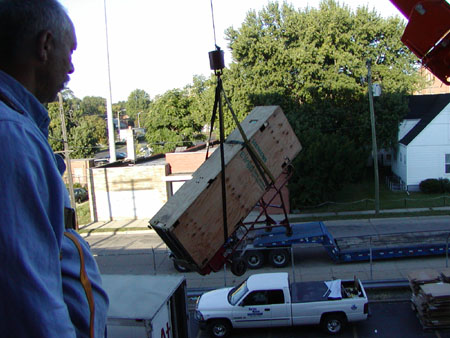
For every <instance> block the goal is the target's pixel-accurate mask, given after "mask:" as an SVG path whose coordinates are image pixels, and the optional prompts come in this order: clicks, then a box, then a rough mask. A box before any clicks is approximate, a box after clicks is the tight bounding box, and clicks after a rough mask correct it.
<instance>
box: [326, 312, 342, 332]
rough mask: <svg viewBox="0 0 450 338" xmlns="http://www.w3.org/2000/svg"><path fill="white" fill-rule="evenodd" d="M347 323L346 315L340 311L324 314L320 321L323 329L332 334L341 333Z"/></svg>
mask: <svg viewBox="0 0 450 338" xmlns="http://www.w3.org/2000/svg"><path fill="white" fill-rule="evenodd" d="M345 324H346V320H345V316H344V315H342V314H340V313H335V314H328V315H324V316H323V317H322V320H321V321H320V325H321V327H322V329H323V330H324V331H325V332H326V333H328V334H331V335H335V334H338V333H340V332H341V331H342V329H343V328H344V326H345Z"/></svg>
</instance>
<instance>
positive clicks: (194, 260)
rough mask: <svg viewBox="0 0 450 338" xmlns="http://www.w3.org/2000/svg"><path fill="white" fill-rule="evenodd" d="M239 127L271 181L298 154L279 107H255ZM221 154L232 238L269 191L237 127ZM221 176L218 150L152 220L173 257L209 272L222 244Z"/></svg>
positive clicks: (293, 134)
mask: <svg viewBox="0 0 450 338" xmlns="http://www.w3.org/2000/svg"><path fill="white" fill-rule="evenodd" d="M241 127H242V129H243V130H244V133H245V135H246V137H247V138H248V140H249V141H250V143H251V145H252V146H253V148H254V149H255V151H256V153H257V154H258V156H259V157H260V158H261V159H262V161H263V162H264V164H265V165H266V167H267V168H268V169H269V170H270V172H271V173H272V175H273V177H274V178H278V177H279V176H280V175H281V173H282V172H283V168H284V167H285V163H286V161H289V160H293V159H294V158H295V156H296V155H297V154H298V153H299V151H300V150H301V145H300V142H299V141H298V139H297V136H296V135H295V133H294V131H293V130H292V128H291V126H290V125H289V122H288V121H287V119H286V116H285V115H284V113H283V111H282V110H281V108H280V107H278V106H264V107H256V108H255V109H253V110H252V112H251V113H250V114H249V115H248V116H247V118H246V119H245V120H244V121H243V122H242V123H241ZM224 154H225V168H226V170H225V172H226V179H225V181H226V182H225V183H226V191H227V194H226V200H227V219H228V222H227V226H228V235H231V234H232V233H233V232H234V231H235V230H236V228H237V227H238V225H239V222H240V221H241V220H243V219H244V218H245V217H246V216H247V215H248V214H249V212H250V211H251V210H252V209H253V207H254V206H255V204H256V203H257V202H258V201H259V199H260V198H261V197H262V196H263V195H264V193H265V192H266V188H267V187H266V184H265V182H264V180H263V179H262V178H261V176H260V174H259V173H258V170H257V168H256V166H255V163H254V162H253V161H252V159H251V156H250V154H249V152H248V151H247V149H246V148H245V147H244V143H243V139H242V137H241V134H240V133H239V131H238V130H237V129H235V130H234V131H233V132H232V133H231V134H230V135H229V137H228V138H227V139H226V141H225V142H224ZM220 173H221V163H220V149H217V150H216V151H215V152H213V154H212V155H211V157H210V158H209V159H208V160H207V161H205V162H204V163H203V164H202V165H201V166H200V167H199V168H198V169H197V171H196V172H195V173H194V174H193V176H192V179H191V180H190V181H188V182H186V183H184V184H183V186H182V187H181V188H180V189H179V190H178V191H177V192H176V194H175V195H174V196H172V197H171V198H170V199H169V201H168V202H167V203H166V204H165V205H164V206H163V207H162V208H161V209H160V210H159V212H158V213H157V214H156V215H155V216H154V217H153V218H152V219H151V220H150V224H151V226H152V227H153V228H154V229H155V230H156V231H157V233H158V234H159V235H160V236H161V238H162V239H163V240H164V241H165V242H166V244H167V246H168V247H169V248H170V249H171V250H172V252H173V253H174V254H175V256H176V257H177V258H181V259H184V260H186V261H187V262H189V263H191V264H194V265H195V267H196V268H197V270H198V271H207V270H208V268H207V266H208V263H209V262H210V260H211V259H212V258H213V257H214V256H215V255H216V254H217V253H218V252H219V251H220V250H221V248H223V245H224V243H225V236H224V227H223V217H222V192H221V175H220ZM206 273H207V272H206Z"/></svg>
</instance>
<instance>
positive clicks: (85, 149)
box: [47, 91, 107, 158]
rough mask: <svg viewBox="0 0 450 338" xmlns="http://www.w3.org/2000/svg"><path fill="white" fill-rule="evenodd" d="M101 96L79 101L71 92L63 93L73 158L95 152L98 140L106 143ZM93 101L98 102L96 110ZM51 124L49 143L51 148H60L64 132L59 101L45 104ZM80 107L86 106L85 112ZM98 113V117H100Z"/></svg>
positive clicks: (55, 149)
mask: <svg viewBox="0 0 450 338" xmlns="http://www.w3.org/2000/svg"><path fill="white" fill-rule="evenodd" d="M104 101H105V100H104V99H102V98H93V97H87V98H85V99H83V101H80V100H79V99H77V98H76V97H74V96H73V95H72V94H71V92H70V91H68V92H64V93H63V111H64V117H65V121H66V132H67V138H68V143H69V149H70V150H71V154H70V156H71V157H72V158H87V157H91V156H93V155H94V153H95V151H96V149H97V145H98V144H99V143H106V142H107V135H106V121H105V120H104V118H103V114H104V113H102V112H101V111H100V110H101V105H102V104H103V105H104V104H105V102H104ZM95 102H97V103H98V104H99V106H98V107H97V108H98V109H100V110H98V109H97V108H96V109H97V110H95V109H94V108H95ZM47 109H48V113H49V117H50V125H49V143H50V145H51V147H52V148H53V150H54V151H63V150H64V143H63V134H62V126H61V112H60V107H59V102H52V103H49V104H48V106H47ZM83 109H88V110H87V111H84V110H83ZM99 115H100V116H99Z"/></svg>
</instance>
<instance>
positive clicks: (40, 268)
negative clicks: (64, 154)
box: [0, 71, 108, 338]
mask: <svg viewBox="0 0 450 338" xmlns="http://www.w3.org/2000/svg"><path fill="white" fill-rule="evenodd" d="M49 122H50V120H49V117H48V113H47V111H46V110H45V108H44V107H43V106H42V105H41V104H40V103H39V102H38V100H37V99H36V98H35V97H34V96H33V95H32V94H31V93H30V92H29V91H28V90H27V89H26V88H24V87H23V86H22V85H21V84H20V83H19V82H17V81H16V80H15V79H13V78H12V77H10V76H9V75H7V74H5V73H4V72H2V71H0V264H1V272H0V335H1V336H2V337H46V338H47V337H88V336H89V306H88V302H87V298H86V294H85V292H84V289H83V288H82V285H81V283H80V280H79V274H80V257H79V254H78V251H77V249H76V247H75V245H74V244H73V242H72V241H71V240H69V239H68V238H66V237H65V236H63V234H64V231H65V229H64V207H70V200H69V196H68V193H67V189H66V187H65V185H64V183H63V181H62V178H61V175H62V173H63V172H64V170H65V165H64V162H63V161H62V159H60V158H59V159H58V157H57V156H55V155H54V153H53V151H52V149H51V147H50V145H49V144H48V141H47V137H48V125H49ZM73 233H75V234H76V232H75V231H73ZM76 235H77V236H78V234H76ZM78 238H79V241H80V243H81V246H82V248H83V252H84V256H85V267H86V272H87V274H88V276H89V279H90V281H91V284H92V288H93V293H94V300H95V332H96V337H103V336H104V332H105V325H106V313H107V309H108V298H107V295H106V293H105V292H104V291H103V289H102V287H101V279H100V274H99V271H98V267H97V264H96V262H95V260H94V258H93V257H92V255H91V254H90V251H89V246H88V244H87V243H86V242H85V241H84V240H83V239H82V238H81V237H80V236H78ZM61 257H62V258H61Z"/></svg>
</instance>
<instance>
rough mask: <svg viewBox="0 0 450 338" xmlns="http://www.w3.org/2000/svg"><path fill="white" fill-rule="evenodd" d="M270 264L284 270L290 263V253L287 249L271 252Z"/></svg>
mask: <svg viewBox="0 0 450 338" xmlns="http://www.w3.org/2000/svg"><path fill="white" fill-rule="evenodd" d="M269 260H270V263H271V264H272V265H273V266H274V267H276V268H282V267H285V266H286V265H288V263H289V252H288V250H285V249H276V250H272V251H270V254H269Z"/></svg>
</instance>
